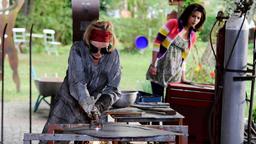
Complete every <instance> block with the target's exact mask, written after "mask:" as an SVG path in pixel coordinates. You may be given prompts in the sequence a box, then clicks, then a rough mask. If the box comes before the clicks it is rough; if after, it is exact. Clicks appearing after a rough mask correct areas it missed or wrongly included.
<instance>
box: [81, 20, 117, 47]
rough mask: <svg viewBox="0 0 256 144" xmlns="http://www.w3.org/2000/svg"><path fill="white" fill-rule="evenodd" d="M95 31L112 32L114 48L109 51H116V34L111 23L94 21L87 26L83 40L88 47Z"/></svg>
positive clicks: (111, 41)
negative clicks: (92, 32)
mask: <svg viewBox="0 0 256 144" xmlns="http://www.w3.org/2000/svg"><path fill="white" fill-rule="evenodd" d="M94 29H97V30H104V31H108V32H110V33H111V34H112V38H111V40H110V44H111V45H112V47H111V48H110V49H109V51H112V50H113V49H115V44H116V36H115V34H114V28H113V24H112V23H111V22H110V21H93V22H91V24H89V25H88V26H87V28H86V30H85V32H84V35H83V40H84V42H85V43H86V44H87V45H89V44H90V36H91V31H92V30H94Z"/></svg>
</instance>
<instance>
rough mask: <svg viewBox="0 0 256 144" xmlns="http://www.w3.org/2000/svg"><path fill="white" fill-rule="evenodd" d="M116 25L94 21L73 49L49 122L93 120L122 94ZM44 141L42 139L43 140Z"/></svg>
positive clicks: (84, 121)
mask: <svg viewBox="0 0 256 144" xmlns="http://www.w3.org/2000/svg"><path fill="white" fill-rule="evenodd" d="M115 41H116V39H115V36H114V33H113V26H112V24H111V23H110V22H108V21H103V22H98V21H95V22H92V23H91V24H90V25H89V26H88V27H87V30H86V31H85V33H84V38H83V41H80V42H75V43H74V44H73V46H72V48H71V50H70V55H69V59H68V69H67V75H66V77H65V79H64V82H63V84H62V86H61V88H60V90H59V92H58V94H57V96H56V98H55V100H54V104H53V107H52V109H51V111H50V115H49V118H48V121H47V123H46V125H45V127H44V130H43V133H46V132H47V129H48V125H49V124H77V123H91V122H92V121H93V120H95V117H94V114H95V113H97V114H99V115H100V114H101V113H103V112H104V111H105V110H108V109H109V107H110V106H111V105H112V104H113V103H114V102H116V101H117V99H118V98H119V97H120V95H121V94H120V91H119V90H118V86H119V83H120V78H121V69H120V60H119V54H118V51H117V50H116V49H115V48H114V47H115ZM41 143H43V142H41Z"/></svg>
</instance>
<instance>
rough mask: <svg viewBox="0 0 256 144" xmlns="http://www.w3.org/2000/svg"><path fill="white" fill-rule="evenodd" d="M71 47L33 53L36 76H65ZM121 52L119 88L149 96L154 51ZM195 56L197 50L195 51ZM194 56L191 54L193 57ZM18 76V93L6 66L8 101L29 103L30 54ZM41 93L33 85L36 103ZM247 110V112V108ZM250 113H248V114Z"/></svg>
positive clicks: (21, 58)
mask: <svg viewBox="0 0 256 144" xmlns="http://www.w3.org/2000/svg"><path fill="white" fill-rule="evenodd" d="M197 47H198V51H199V52H198V56H196V59H197V60H196V61H199V60H200V59H199V57H201V55H202V51H203V49H205V48H206V44H205V43H198V46H197ZM251 47H252V46H251V45H250V48H249V50H248V53H249V54H248V55H249V56H248V61H251V60H252V48H251ZM69 49H70V46H64V47H61V48H60V55H59V56H55V55H47V54H45V53H33V55H32V59H33V62H32V63H33V67H34V69H35V70H36V73H37V76H38V77H42V76H46V75H47V76H48V77H49V76H55V75H56V74H57V75H58V76H60V77H63V78H64V76H65V74H66V69H67V59H68V55H69ZM119 51H120V58H121V66H122V79H121V84H120V89H121V90H143V91H147V92H150V91H151V89H150V84H149V81H146V78H145V75H146V71H147V68H148V65H149V63H150V61H151V48H147V49H146V50H145V51H144V52H143V53H139V52H125V51H123V50H119ZM192 52H193V53H195V50H194V51H192ZM193 53H192V54H193ZM193 64H194V65H195V64H196V63H195V60H194V59H192V58H191V56H190V58H189V59H188V65H189V66H191V65H193ZM19 75H20V79H21V91H20V92H19V93H17V92H16V89H15V84H14V82H13V81H12V71H11V69H10V66H9V63H8V62H7V61H6V62H5V79H4V80H5V81H4V82H5V85H4V86H5V88H4V93H5V101H12V100H23V101H24V100H28V98H29V56H28V54H19ZM246 88H247V91H248V94H249V92H250V83H249V82H247V87H246ZM37 95H38V91H37V89H36V87H35V85H34V82H33V81H32V96H33V102H34V101H35V99H36V98H37ZM246 109H247V108H246ZM246 111H247V110H246Z"/></svg>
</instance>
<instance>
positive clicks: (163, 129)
mask: <svg viewBox="0 0 256 144" xmlns="http://www.w3.org/2000/svg"><path fill="white" fill-rule="evenodd" d="M107 124H111V123H107ZM107 124H106V125H107ZM112 124H113V123H112ZM115 125H119V124H117V123H115ZM121 125H122V126H131V125H127V124H121ZM83 127H88V124H53V125H49V130H50V131H49V132H50V133H48V134H36V133H25V134H24V140H23V142H24V144H30V142H31V141H33V140H47V141H50V142H48V144H49V143H53V141H114V142H115V141H159V142H163V141H165V142H169V143H175V138H176V136H180V135H183V134H182V133H177V132H176V131H183V132H184V133H187V130H188V127H187V126H173V125H162V126H159V125H154V126H148V125H147V126H146V125H142V126H139V127H141V128H143V129H149V130H150V129H151V130H156V131H159V134H156V135H155V136H148V137H147V136H142V137H139V136H134V137H130V136H127V137H120V136H119V137H118V136H117V137H108V138H106V137H97V136H92V135H88V134H87V135H86V134H77V133H66V132H65V131H64V130H65V129H67V128H78V129H79V128H83ZM63 131H64V132H63ZM130 132H133V131H130Z"/></svg>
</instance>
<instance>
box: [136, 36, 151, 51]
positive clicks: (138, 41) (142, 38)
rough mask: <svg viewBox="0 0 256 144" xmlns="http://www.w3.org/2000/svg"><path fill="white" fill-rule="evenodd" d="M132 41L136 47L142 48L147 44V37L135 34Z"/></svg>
mask: <svg viewBox="0 0 256 144" xmlns="http://www.w3.org/2000/svg"><path fill="white" fill-rule="evenodd" d="M134 43H135V46H136V48H137V49H144V48H146V47H147V46H148V39H147V38H146V37H145V36H143V35H141V36H137V37H136V39H135V41H134Z"/></svg>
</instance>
